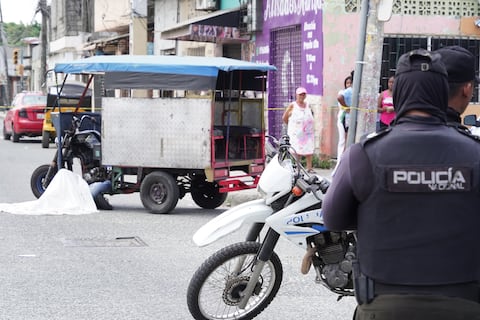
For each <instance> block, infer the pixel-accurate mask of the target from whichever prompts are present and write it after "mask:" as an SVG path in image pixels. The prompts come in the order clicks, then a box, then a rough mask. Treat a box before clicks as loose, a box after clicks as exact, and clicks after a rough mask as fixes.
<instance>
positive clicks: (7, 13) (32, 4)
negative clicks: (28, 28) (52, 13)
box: [0, 0, 50, 25]
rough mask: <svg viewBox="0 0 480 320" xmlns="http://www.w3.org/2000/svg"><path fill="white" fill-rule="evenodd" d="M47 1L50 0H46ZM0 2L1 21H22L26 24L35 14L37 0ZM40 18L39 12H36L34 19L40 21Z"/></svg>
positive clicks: (6, 0) (0, 0)
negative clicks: (0, 9) (0, 8)
mask: <svg viewBox="0 0 480 320" xmlns="http://www.w3.org/2000/svg"><path fill="white" fill-rule="evenodd" d="M47 3H50V1H49V0H47ZM0 4H1V5H2V17H3V22H16V23H20V22H23V23H24V24H27V25H28V24H30V23H31V22H32V19H33V17H34V15H35V9H36V8H37V4H38V0H0ZM41 19H42V16H41V14H40V13H37V15H36V16H35V20H37V21H39V22H40V21H41Z"/></svg>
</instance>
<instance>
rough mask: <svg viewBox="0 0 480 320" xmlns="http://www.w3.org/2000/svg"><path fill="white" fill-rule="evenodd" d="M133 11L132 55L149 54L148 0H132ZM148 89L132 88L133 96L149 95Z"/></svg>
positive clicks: (130, 51)
mask: <svg viewBox="0 0 480 320" xmlns="http://www.w3.org/2000/svg"><path fill="white" fill-rule="evenodd" d="M130 4H131V8H132V12H131V21H130V28H129V35H130V47H129V53H130V54H131V55H145V54H147V41H148V40H147V35H148V30H147V0H131V1H130ZM147 96H148V94H147V91H146V90H132V97H138V98H143V97H147Z"/></svg>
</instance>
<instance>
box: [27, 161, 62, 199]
mask: <svg viewBox="0 0 480 320" xmlns="http://www.w3.org/2000/svg"><path fill="white" fill-rule="evenodd" d="M49 170H50V172H49ZM56 174H57V167H51V166H50V165H48V164H44V165H42V166H40V167H38V168H37V169H35V171H33V173H32V176H31V177H30V188H31V189H32V192H33V195H34V196H35V197H36V198H37V199H38V198H40V196H41V195H42V194H43V193H44V192H45V189H47V187H48V185H49V184H50V182H51V181H52V179H53V177H54V176H55V175H56ZM47 175H48V176H47Z"/></svg>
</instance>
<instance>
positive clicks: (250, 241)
mask: <svg viewBox="0 0 480 320" xmlns="http://www.w3.org/2000/svg"><path fill="white" fill-rule="evenodd" d="M294 154H295V152H294V150H293V149H292V148H291V146H290V144H289V140H288V137H287V136H284V137H282V139H281V141H280V146H279V149H278V153H277V154H276V155H275V156H274V157H273V158H272V160H271V161H270V162H269V164H268V165H267V167H266V169H265V170H264V172H263V173H262V175H261V177H260V181H259V183H258V187H257V188H258V191H259V192H260V193H261V194H262V195H263V198H262V199H258V200H253V201H249V202H246V203H243V204H240V205H238V206H236V207H233V208H231V209H229V210H227V211H225V212H224V213H222V214H221V215H219V216H217V217H215V218H214V219H212V220H211V221H209V222H208V223H206V224H205V225H204V226H202V227H201V228H200V229H199V230H198V231H197V232H196V233H195V234H194V236H193V241H194V242H195V244H196V245H198V246H206V245H208V244H211V243H213V242H215V241H217V240H218V239H220V238H222V237H224V236H226V235H228V234H230V233H232V232H234V231H236V230H238V229H239V228H240V227H241V226H242V225H244V224H251V227H250V229H249V232H248V234H247V236H246V239H245V241H244V242H240V243H235V244H232V245H229V246H227V247H224V248H223V249H220V250H219V251H217V252H216V253H214V254H213V255H211V256H210V257H209V258H208V259H206V260H205V261H204V262H203V264H202V265H201V266H200V267H199V268H198V269H197V271H196V272H195V273H194V275H193V277H192V279H191V281H190V284H189V286H188V290H187V303H188V308H189V311H190V313H191V314H192V316H193V317H194V318H195V319H197V320H198V319H242V320H244V319H252V318H254V317H255V316H257V315H258V314H259V313H260V312H262V311H263V310H264V309H265V308H266V307H267V306H268V305H269V304H270V302H271V301H272V300H273V299H274V297H275V295H276V294H277V292H278V290H279V288H280V284H281V282H282V277H283V270H282V263H281V261H280V259H279V257H278V255H277V254H276V253H275V251H274V249H275V246H276V244H277V242H278V239H279V238H280V237H285V238H286V239H288V240H289V241H291V242H292V243H294V244H295V245H297V246H299V247H301V248H303V249H305V250H306V254H305V257H304V258H303V261H302V266H301V272H302V273H304V274H306V273H308V272H309V270H310V268H311V266H312V265H313V267H314V270H315V272H316V282H317V283H319V284H322V285H324V286H325V287H326V288H328V289H329V290H330V291H332V292H334V293H336V294H338V295H339V299H340V298H342V297H344V296H353V295H354V292H353V277H352V261H353V260H355V258H356V238H355V235H354V233H352V232H331V231H328V230H327V229H326V228H325V227H324V225H323V218H322V212H321V207H322V199H323V197H324V193H325V192H326V190H327V188H328V186H329V181H328V180H326V179H323V178H320V177H318V176H316V175H309V174H308V173H307V172H306V170H305V169H304V168H303V167H302V165H301V164H300V162H299V161H298V159H297V158H296V157H295V156H294ZM262 230H265V232H261V231H262ZM261 235H263V236H261Z"/></svg>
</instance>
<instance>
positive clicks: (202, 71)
mask: <svg viewBox="0 0 480 320" xmlns="http://www.w3.org/2000/svg"><path fill="white" fill-rule="evenodd" d="M272 70H276V68H275V67H274V66H271V65H268V64H259V63H253V62H248V61H243V60H237V59H230V58H224V57H189V56H160V55H148V56H147V55H145V56H144V55H111V56H93V57H90V58H85V59H79V60H75V61H70V62H61V63H57V64H56V65H55V68H54V71H55V72H57V73H65V74H96V73H100V74H105V82H106V87H108V88H132V89H134V88H163V89H182V88H183V89H192V90H194V89H195V90H203V89H214V88H215V87H216V84H217V80H218V79H217V78H218V77H219V75H220V74H222V73H224V72H230V71H233V72H234V74H236V76H235V79H234V82H235V83H240V81H241V82H243V84H242V85H241V87H242V89H252V90H253V89H258V88H259V87H260V86H259V85H258V82H259V81H258V79H259V77H260V75H261V74H262V73H264V72H266V71H272ZM243 72H244V73H243ZM239 73H242V76H240V75H239ZM222 78H223V77H222ZM254 79H257V80H256V81H255V80H254ZM253 82H257V84H254V83H253Z"/></svg>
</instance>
